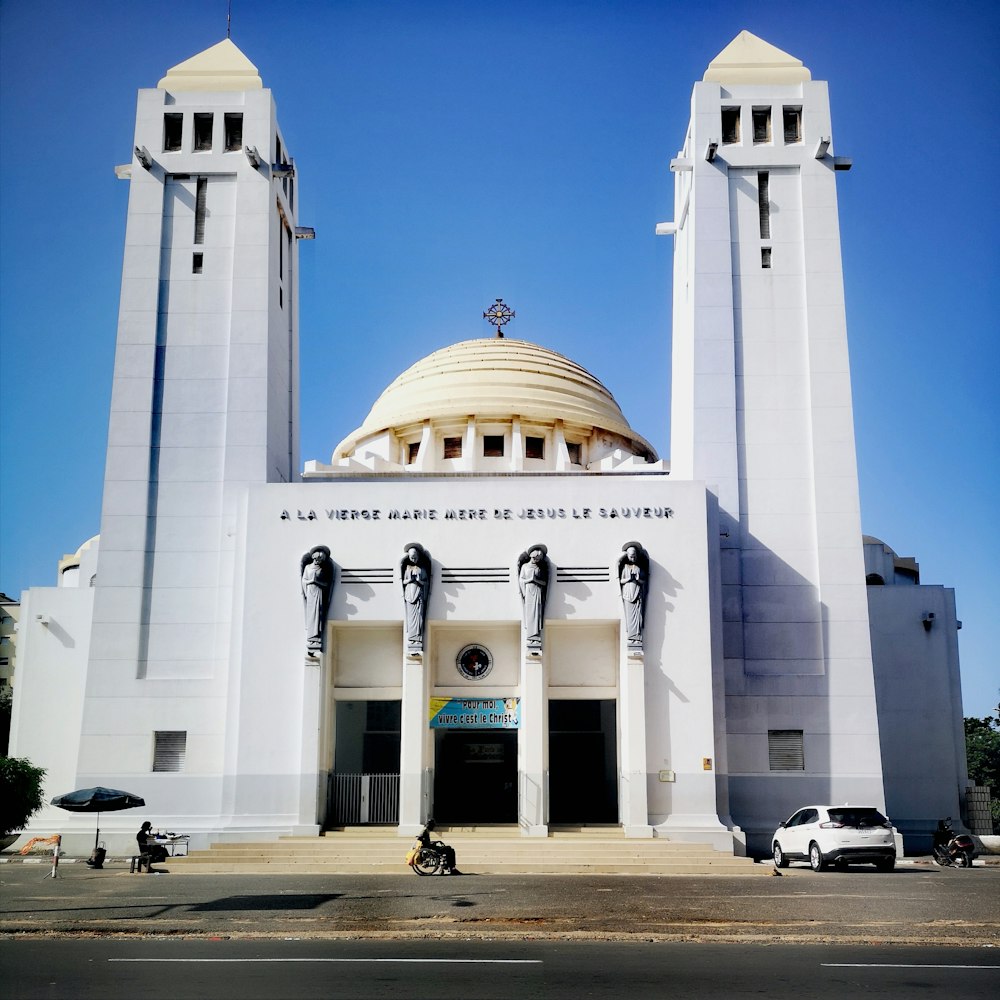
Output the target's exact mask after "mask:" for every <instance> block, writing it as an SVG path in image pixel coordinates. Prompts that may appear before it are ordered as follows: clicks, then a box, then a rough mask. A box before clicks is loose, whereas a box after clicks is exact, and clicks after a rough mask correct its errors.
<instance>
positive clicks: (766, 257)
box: [760, 247, 771, 268]
mask: <svg viewBox="0 0 1000 1000" xmlns="http://www.w3.org/2000/svg"><path fill="white" fill-rule="evenodd" d="M760 266H761V267H763V268H770V266H771V248H770V247H761V248H760Z"/></svg>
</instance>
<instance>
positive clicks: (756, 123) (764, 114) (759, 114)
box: [753, 107, 771, 146]
mask: <svg viewBox="0 0 1000 1000" xmlns="http://www.w3.org/2000/svg"><path fill="white" fill-rule="evenodd" d="M753 141H754V145H755V146H756V145H759V144H761V143H767V142H770V141H771V109H770V107H767V108H754V109H753Z"/></svg>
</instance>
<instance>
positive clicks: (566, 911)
mask: <svg viewBox="0 0 1000 1000" xmlns="http://www.w3.org/2000/svg"><path fill="white" fill-rule="evenodd" d="M44 874H45V870H44V869H41V868H39V867H38V866H30V865H9V866H6V865H5V866H3V867H2V868H0V936H3V937H17V938H32V937H50V938H62V937H66V936H72V935H88V936H93V935H102V936H121V937H125V936H132V935H148V936H177V935H179V936H185V937H191V938H196V937H202V938H232V939H240V938H258V939H274V940H281V939H286V938H299V939H337V938H355V939H361V938H383V939H390V940H404V939H414V938H424V939H429V938H432V939H438V940H444V939H470V938H478V939H493V940H500V939H503V940H528V939H538V938H543V937H545V938H551V939H561V940H572V939H579V938H587V939H592V940H623V941H625V940H635V939H641V940H648V941H734V942H765V943H772V944H773V943H779V942H780V943H792V942H801V943H818V942H840V943H867V944H896V945H903V944H910V945H917V944H920V945H926V944H934V945H949V946H983V947H997V953H998V954H1000V868H974V869H971V870H961V869H938V868H933V867H929V868H919V867H913V866H901V867H900V868H897V870H896V871H895V872H892V873H878V872H875V871H873V870H870V869H860V868H859V869H855V870H852V871H849V872H843V873H842V872H835V871H831V872H822V873H819V874H816V873H813V872H811V871H809V869H808V868H792V869H788V870H787V871H786V874H785V875H783V876H782V877H781V878H751V879H748V878H740V877H731V876H711V877H700V876H699V877H694V876H633V877H622V876H545V877H541V876H475V875H467V876H464V877H461V878H437V877H435V878H419V877H417V876H416V875H413V874H409V873H407V874H401V875H398V876H396V875H390V876H385V875H382V876H357V875H335V876H334V875H326V876H316V875H302V876H288V875H254V876H249V877H246V876H232V875H197V876H194V875H188V876H185V877H183V878H171V877H170V876H169V875H161V876H151V875H129V874H128V873H127V872H121V871H116V870H106V871H103V872H92V871H90V870H89V869H87V868H85V867H83V866H79V867H77V866H66V867H65V868H62V869H61V870H60V877H59V878H57V879H49V878H45V877H44ZM998 981H1000V977H998Z"/></svg>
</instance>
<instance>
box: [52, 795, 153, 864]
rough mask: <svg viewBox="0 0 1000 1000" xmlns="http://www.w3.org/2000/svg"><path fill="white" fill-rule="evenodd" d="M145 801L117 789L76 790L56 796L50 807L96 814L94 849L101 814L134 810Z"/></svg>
mask: <svg viewBox="0 0 1000 1000" xmlns="http://www.w3.org/2000/svg"><path fill="white" fill-rule="evenodd" d="M145 804H146V800H145V799H143V798H140V797H139V796H138V795H133V794H132V793H131V792H122V791H119V790H118V789H117V788H101V787H98V788H78V789H77V790H76V791H75V792H67V793H66V794H65V795H57V796H56V797H55V798H54V799H52V805H54V806H59V808H60V809H67V810H69V812H82V813H97V833H96V834H94V849H95V850H96V849H97V842H98V840H99V839H100V836H101V813H102V812H118V810H119V809H135V808H136V807H137V806H144V805H145Z"/></svg>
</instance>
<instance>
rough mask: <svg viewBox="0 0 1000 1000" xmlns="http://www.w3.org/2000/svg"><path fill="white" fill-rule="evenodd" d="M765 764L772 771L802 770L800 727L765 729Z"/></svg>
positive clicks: (803, 762) (803, 759)
mask: <svg viewBox="0 0 1000 1000" xmlns="http://www.w3.org/2000/svg"><path fill="white" fill-rule="evenodd" d="M767 765H768V767H769V768H770V770H772V771H804V770H805V769H806V759H805V749H804V747H803V741H802V730H801V729H769V730H768V731H767Z"/></svg>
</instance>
